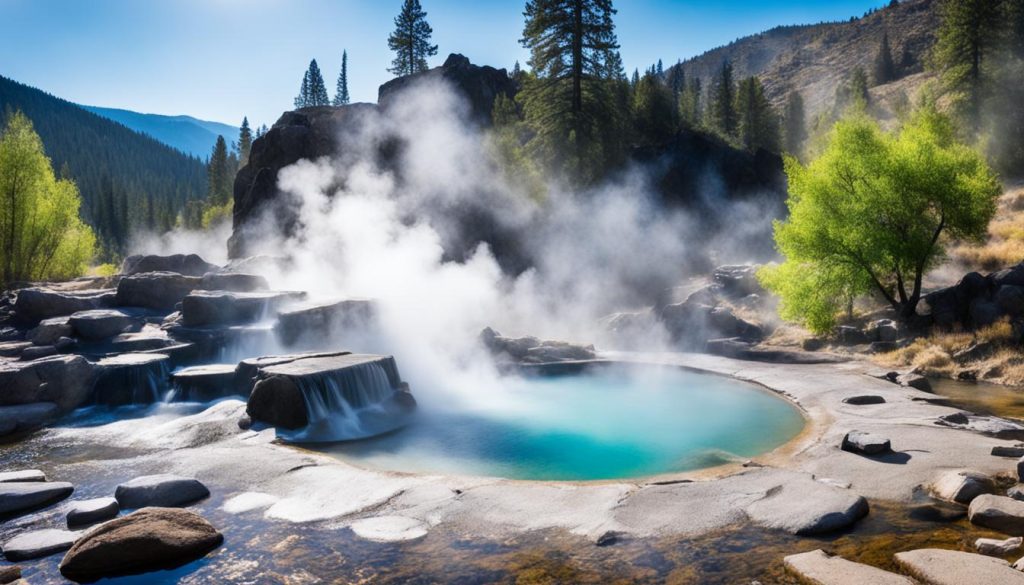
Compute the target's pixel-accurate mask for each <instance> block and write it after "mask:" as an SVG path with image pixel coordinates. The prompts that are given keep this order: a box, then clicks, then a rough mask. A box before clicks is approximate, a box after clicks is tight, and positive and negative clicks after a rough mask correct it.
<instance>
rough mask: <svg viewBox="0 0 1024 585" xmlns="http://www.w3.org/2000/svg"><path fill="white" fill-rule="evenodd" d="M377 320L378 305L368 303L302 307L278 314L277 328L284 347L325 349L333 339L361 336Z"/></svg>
mask: <svg viewBox="0 0 1024 585" xmlns="http://www.w3.org/2000/svg"><path fill="white" fill-rule="evenodd" d="M376 320H377V304H376V303H375V302H374V301H372V300H368V299H345V300H339V301H319V302H315V303H303V304H300V305H296V306H293V307H289V308H287V309H285V310H282V311H278V313H277V323H276V324H275V326H274V329H275V331H276V332H277V336H278V339H280V340H281V343H283V344H284V345H285V347H288V348H292V347H295V346H297V345H299V346H301V345H313V346H316V345H322V344H323V343H324V342H325V341H327V340H329V339H331V337H332V336H336V335H338V334H345V333H353V332H355V333H358V332H361V331H365V330H366V329H367V328H368V327H371V326H373V325H374V324H375V323H376Z"/></svg>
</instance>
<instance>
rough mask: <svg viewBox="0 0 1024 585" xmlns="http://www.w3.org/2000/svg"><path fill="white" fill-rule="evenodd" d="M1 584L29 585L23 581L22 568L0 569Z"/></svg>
mask: <svg viewBox="0 0 1024 585" xmlns="http://www.w3.org/2000/svg"><path fill="white" fill-rule="evenodd" d="M0 583H3V584H4V585H7V584H8V583H14V584H15V585H27V581H22V580H21V567H0Z"/></svg>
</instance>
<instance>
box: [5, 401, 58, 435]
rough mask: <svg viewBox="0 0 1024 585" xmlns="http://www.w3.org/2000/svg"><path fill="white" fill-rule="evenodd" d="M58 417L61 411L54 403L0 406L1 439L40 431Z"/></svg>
mask: <svg viewBox="0 0 1024 585" xmlns="http://www.w3.org/2000/svg"><path fill="white" fill-rule="evenodd" d="M58 416H60V409H59V408H57V405H56V404H54V403H52V402H36V403H32V404H19V405H17V406H0V437H4V436H7V435H14V434H19V433H27V432H30V431H34V430H36V429H40V428H42V427H44V426H46V425H47V424H49V423H51V422H53V421H55V420H57V417H58Z"/></svg>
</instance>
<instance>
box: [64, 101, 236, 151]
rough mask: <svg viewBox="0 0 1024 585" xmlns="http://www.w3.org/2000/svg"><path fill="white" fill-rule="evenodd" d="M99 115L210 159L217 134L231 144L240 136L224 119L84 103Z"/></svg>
mask: <svg viewBox="0 0 1024 585" xmlns="http://www.w3.org/2000/svg"><path fill="white" fill-rule="evenodd" d="M82 108H83V109H85V110H87V111H90V112H92V113H94V114H96V115H98V116H102V117H104V118H107V119H109V120H113V121H115V122H118V123H120V124H123V125H124V126H127V127H128V128H131V129H132V130H135V131H136V132H141V133H143V134H147V135H149V136H151V137H153V138H155V139H156V140H159V141H160V142H163V143H164V144H166V145H168V146H171V147H173V148H177V149H178V150H180V151H182V152H184V153H185V154H191V155H193V156H198V157H199V158H201V159H204V160H205V159H206V158H208V157H209V156H210V152H211V151H212V150H213V145H214V143H216V142H217V136H223V137H224V139H225V140H227V141H228V144H230V143H231V141H233V140H238V128H237V127H235V126H231V125H229V124H222V123H220V122H210V121H207V120H200V119H198V118H193V117H192V116H184V115H182V116H165V115H162V114H143V113H140V112H134V111H131V110H123V109H119V108H104V107H99V106H82Z"/></svg>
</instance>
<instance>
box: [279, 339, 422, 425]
mask: <svg viewBox="0 0 1024 585" xmlns="http://www.w3.org/2000/svg"><path fill="white" fill-rule="evenodd" d="M397 380H399V377H398V370H397V367H396V366H395V363H394V361H393V360H390V359H389V360H381V361H373V362H367V363H361V364H355V365H352V366H350V367H346V368H344V369H341V370H334V371H328V372H323V373H316V374H311V375H308V376H302V377H299V378H296V379H295V385H296V386H297V387H298V389H299V391H300V392H301V393H302V397H303V399H304V401H305V404H306V416H307V418H308V420H309V424H308V425H307V426H306V427H304V428H302V429H298V430H295V431H288V430H282V429H279V430H278V436H279V437H280V438H282V439H284V440H286V441H291V442H333V441H346V440H352V439H361V438H365V437H370V436H374V435H379V434H382V433H386V432H389V431H392V430H395V429H397V428H400V427H401V426H404V425H405V424H406V422H407V417H408V415H409V412H408V411H409V408H408V404H402V401H401V400H400V399H399V398H398V396H400V395H402V394H404V393H403V392H401V391H400V390H399V391H396V386H397V385H398V382H397Z"/></svg>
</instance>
